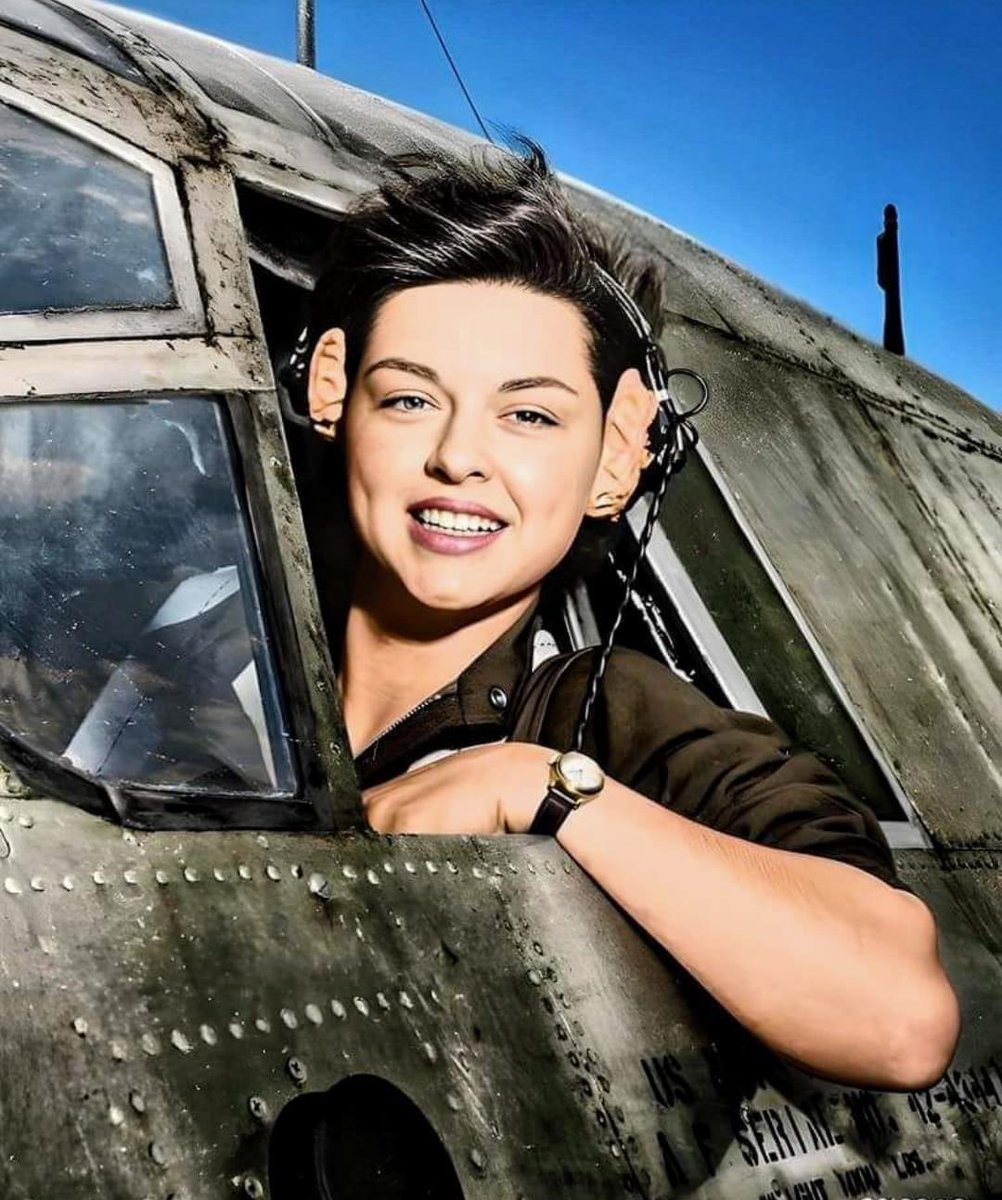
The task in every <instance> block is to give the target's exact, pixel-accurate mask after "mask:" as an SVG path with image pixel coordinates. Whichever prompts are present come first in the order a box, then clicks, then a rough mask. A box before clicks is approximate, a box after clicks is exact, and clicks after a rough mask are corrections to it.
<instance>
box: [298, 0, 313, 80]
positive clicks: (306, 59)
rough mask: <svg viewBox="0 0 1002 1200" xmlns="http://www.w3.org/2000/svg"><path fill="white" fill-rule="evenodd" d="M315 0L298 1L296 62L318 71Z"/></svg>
mask: <svg viewBox="0 0 1002 1200" xmlns="http://www.w3.org/2000/svg"><path fill="white" fill-rule="evenodd" d="M314 12H315V10H314V0H296V62H298V63H300V64H301V65H302V66H304V67H309V68H310V70H311V71H315V70H316V69H317V30H316V22H315V20H314Z"/></svg>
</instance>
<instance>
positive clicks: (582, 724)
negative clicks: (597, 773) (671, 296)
mask: <svg viewBox="0 0 1002 1200" xmlns="http://www.w3.org/2000/svg"><path fill="white" fill-rule="evenodd" d="M593 266H594V267H595V270H596V272H597V274H598V278H599V279H600V280H601V281H602V283H603V284H604V285H605V287H606V288H607V289H608V290H609V291H610V292H611V293H612V295H613V297H614V298H615V299H616V300H617V301H618V303H619V305H620V307H621V308H622V310H623V312H624V313H625V315H626V317H627V318H628V320H629V322H630V324H631V325H632V326H633V329H634V332H635V333H636V334H637V337H638V338H639V339H640V342H641V344H642V346H643V354H644V374H645V375H646V377H647V378H646V383H647V386H648V387H649V388H650V389H651V391H652V392H653V393H654V395H655V397H656V399H657V402H658V415H657V418H656V420H655V421H654V423H653V425H652V427H651V430H650V433H649V435H648V441H649V445H650V449H651V451H652V453H653V460H652V461H651V463H650V464H649V465H648V466H647V467H646V468H645V475H647V476H648V477H649V478H652V479H655V480H656V481H657V483H656V486H655V487H654V495H653V499H652V500H651V504H650V508H649V509H648V511H647V519H646V520H645V522H644V527H643V529H642V530H641V533H640V537H639V538H638V539H637V549H636V553H635V554H634V557H633V563H632V564H631V566H630V569H629V571H628V572H627V574H626V580H625V582H624V584H623V592H622V595H621V596H620V599H619V604H618V606H617V608H616V614H615V616H614V617H613V620H612V624H611V625H610V626H609V631H608V633H607V634H606V636H605V640H604V641H603V642H602V652H601V654H599V655H598V657H597V658H596V659H595V661H594V663H593V664H592V668H591V672H590V674H589V676H588V686H587V688H586V689H585V697H584V701H583V702H582V705H581V711H580V715H579V716H578V723H577V726H576V728H575V731H574V738H573V741H572V745H571V749H572V750H580V749H581V745H582V742H583V741H584V734H585V729H586V728H587V726H588V721H589V719H590V717H591V714H592V708H593V706H594V704H595V697H596V695H597V694H598V686H599V684H600V683H601V681H602V676H603V675H604V674H605V668H606V664H607V663H608V661H609V656H610V655H611V654H612V647H613V643H614V641H615V637H616V632H617V630H618V629H619V626H620V623H621V621H622V619H623V613H624V612H625V611H626V606H627V604H628V603H629V600H630V595H631V593H632V591H633V584H634V581H635V580H636V578H637V572H638V571H639V570H640V564H641V563H642V562H643V559H644V554H645V552H646V550H647V543H648V542H649V541H650V539H651V534H652V533H653V532H654V525H655V522H656V521H657V517H658V513H659V511H660V509H661V503H662V501H663V500H664V496H665V491H666V489H667V487H668V480H669V479H670V478H671V477H672V475H673V474H675V472H676V471H679V470H681V469H682V467H683V466H684V465H685V460H686V456H687V454H688V452H689V451H690V450H692V449H694V448H695V446H696V443H697V442H698V441H699V434H698V433H697V431H696V429H695V428H694V426H693V425H692V424H691V423H690V421H691V418H692V417H694V416H695V415H696V414H697V413H700V412H702V411H703V409H704V408H705V407H706V405H707V402H708V400H709V398H710V389H709V388H708V387H707V384H706V380H705V379H703V377H702V376H701V375H698V374H697V373H696V372H695V371H692V370H690V369H689V368H688V367H675V368H672V369H669V367H668V364H667V362H666V361H665V356H664V351H663V350H662V349H661V347H660V346H659V345H658V343H657V342H656V341H655V339H654V334H653V332H652V330H651V327H650V324H649V323H648V321H647V318H646V317H645V316H644V314H643V313H642V312H641V310H640V308H639V307H638V305H637V304H636V302H635V301H634V299H633V297H632V296H631V295H630V294H629V292H628V291H627V290H626V289H625V288H624V287H623V285H622V284H621V283H620V282H619V281H618V280H617V279H615V278H614V277H613V276H612V275H610V274H609V272H608V271H606V270H604V269H603V268H602V267H600V266H599V264H598V263H595V262H593ZM678 376H684V377H686V378H688V379H693V380H695V382H696V384H697V385H698V387H699V399H698V400H697V401H696V403H695V404H694V405H693V406H692V407H691V408H688V409H684V410H682V411H679V409H678V408H676V406H675V401H674V399H673V397H672V394H671V388H670V387H669V383H670V381H671V380H672V379H673V378H675V377H678ZM639 490H643V489H642V488H641V489H639Z"/></svg>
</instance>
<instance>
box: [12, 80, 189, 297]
mask: <svg viewBox="0 0 1002 1200" xmlns="http://www.w3.org/2000/svg"><path fill="white" fill-rule="evenodd" d="M0 244H2V246H3V253H2V254H0V312H6V313H28V312H45V311H60V310H67V309H70V310H72V309H87V308H155V307H173V306H174V304H175V303H176V301H175V298H174V289H173V287H172V284H171V279H170V271H169V268H168V265H167V258H166V254H165V251H164V246H163V240H162V238H161V234H160V225H159V221H158V217H157V208H156V202H155V199H154V194H153V181H152V179H151V178H150V176H149V175H148V174H147V173H146V172H145V171H143V170H141V169H140V168H139V167H137V166H134V165H133V164H132V163H127V162H123V161H122V160H121V159H118V158H116V157H115V156H114V155H112V154H109V153H108V152H107V151H105V150H101V149H99V148H98V147H97V146H94V145H92V144H91V143H90V142H87V141H84V140H82V139H81V138H78V137H75V136H73V135H72V134H69V133H66V132H65V131H63V130H60V129H57V128H56V127H55V126H53V125H50V124H49V123H48V122H46V121H42V120H40V119H39V118H37V117H34V116H30V115H29V114H28V113H25V112H22V111H21V110H20V109H18V108H14V107H12V106H11V105H9V104H4V103H2V102H0Z"/></svg>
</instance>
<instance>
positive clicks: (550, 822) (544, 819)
mask: <svg viewBox="0 0 1002 1200" xmlns="http://www.w3.org/2000/svg"><path fill="white" fill-rule="evenodd" d="M576 807H577V805H576V804H572V803H571V801H570V800H569V799H568V798H567V797H566V796H564V795H562V794H561V793H560V792H559V791H558V790H557V789H556V788H555V787H552V786H551V787H549V788H548V789H547V792H546V795H545V796H544V797H543V800H542V803H541V804H540V806H539V808H537V809H536V815H535V816H534V817H533V819H532V824H531V825H530V826H529V832H530V833H546V834H549V835H550V836H551V837H552V836H553V835H554V834H556V832H557V830H558V829H559V828H560V826H561V825H562V824H563V823H564V821H565V820H566V819H567V817H568V815H569V814H570V813H572V812H573V811H574V809H575V808H576Z"/></svg>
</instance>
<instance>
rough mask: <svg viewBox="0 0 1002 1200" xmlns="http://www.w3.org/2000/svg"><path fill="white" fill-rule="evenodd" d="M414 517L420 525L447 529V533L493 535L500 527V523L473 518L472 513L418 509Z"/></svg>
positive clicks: (484, 518) (439, 509)
mask: <svg viewBox="0 0 1002 1200" xmlns="http://www.w3.org/2000/svg"><path fill="white" fill-rule="evenodd" d="M414 516H415V517H416V518H417V519H418V520H419V521H420V522H421V524H422V525H429V526H431V528H433V529H447V530H448V531H449V533H466V534H477V533H494V532H495V531H496V530H498V529H500V528H501V527H502V526H501V522H500V521H491V520H489V519H488V518H487V517H478V516H474V514H473V513H457V512H450V511H449V510H447V509H444V508H420V509H418V510H417V511H416V512H415V513H414Z"/></svg>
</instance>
